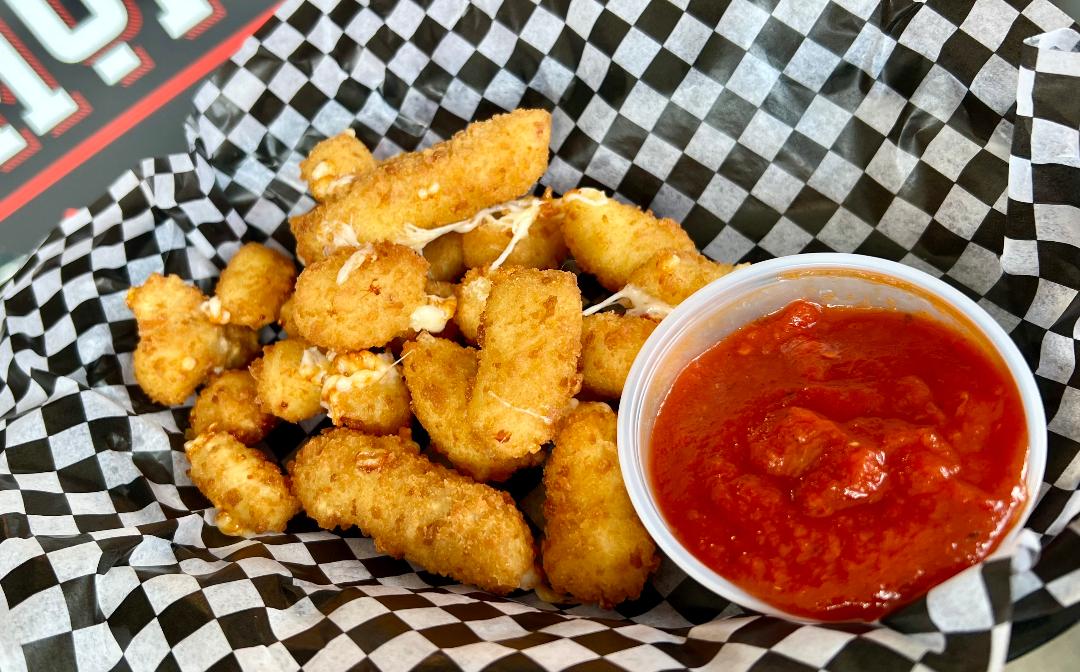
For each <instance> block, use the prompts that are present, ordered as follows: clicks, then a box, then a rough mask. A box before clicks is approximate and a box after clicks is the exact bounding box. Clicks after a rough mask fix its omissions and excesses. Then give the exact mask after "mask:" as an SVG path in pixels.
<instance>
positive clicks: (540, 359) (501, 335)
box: [468, 268, 582, 458]
mask: <svg viewBox="0 0 1080 672" xmlns="http://www.w3.org/2000/svg"><path fill="white" fill-rule="evenodd" d="M581 319H582V318H581V291H580V290H579V289H578V285H577V278H576V277H575V276H574V274H573V273H568V272H565V271H551V270H548V271H542V270H537V269H532V268H519V269H514V270H511V271H509V272H507V273H505V274H501V275H499V276H497V277H496V278H495V280H494V281H493V282H492V287H491V294H490V296H489V297H488V300H487V305H486V307H485V308H484V312H483V315H482V317H481V319H480V329H479V334H478V339H479V342H480V356H479V366H478V368H477V371H476V379H475V381H474V383H473V386H472V391H471V394H470V397H469V404H468V420H469V423H470V424H471V425H472V427H473V431H474V432H475V434H476V436H477V439H478V440H479V442H480V446H481V447H482V448H483V449H485V450H488V451H490V452H491V453H492V454H494V455H496V456H499V457H502V458H517V457H523V456H525V455H528V454H530V453H535V452H537V451H538V450H540V446H541V445H543V444H544V443H545V442H547V441H549V440H550V439H551V438H552V437H553V436H554V433H555V423H556V422H557V421H558V419H559V415H560V414H561V413H562V411H563V409H564V408H565V407H566V406H567V404H568V403H569V401H570V399H571V398H572V397H573V396H574V395H575V394H577V392H578V391H579V390H580V389H581V374H580V372H579V368H578V367H579V364H580V359H581Z"/></svg>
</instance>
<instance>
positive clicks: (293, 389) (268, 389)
mask: <svg viewBox="0 0 1080 672" xmlns="http://www.w3.org/2000/svg"><path fill="white" fill-rule="evenodd" d="M308 347H309V345H308V344H307V343H306V342H304V341H303V340H302V339H299V338H290V339H287V340H284V341H278V342H277V343H274V344H272V345H268V346H266V347H264V348H263V354H262V357H260V358H259V359H256V360H255V361H254V362H252V363H251V366H250V367H249V371H250V372H251V377H252V378H254V379H255V389H256V393H257V395H258V400H259V405H260V407H261V408H262V410H263V411H264V412H266V413H270V414H272V415H275V416H277V417H279V418H281V419H282V420H287V421H289V422H300V421H302V420H307V419H308V418H310V417H313V416H316V415H318V414H319V413H321V412H322V410H323V409H322V405H321V404H320V401H321V398H322V396H321V395H322V384H321V383H320V382H319V381H317V380H316V379H315V376H313V375H311V372H310V371H308V370H305V369H306V367H305V361H304V354H305V352H307V349H308Z"/></svg>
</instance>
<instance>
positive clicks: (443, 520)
mask: <svg viewBox="0 0 1080 672" xmlns="http://www.w3.org/2000/svg"><path fill="white" fill-rule="evenodd" d="M290 472H291V473H292V479H293V490H294V492H295V493H296V495H297V497H299V498H300V501H301V502H302V503H303V505H304V509H305V510H306V511H307V513H308V515H310V516H311V517H312V518H314V519H315V521H316V522H317V523H318V524H319V525H320V526H321V527H323V528H326V529H333V528H335V527H340V528H342V529H346V528H349V527H351V526H353V525H356V526H357V527H359V528H360V530H361V531H362V532H363V533H364V534H367V535H369V536H371V537H372V539H374V541H375V547H376V548H377V549H378V550H379V551H380V552H383V553H388V554H390V555H392V556H394V557H398V558H400V557H404V558H405V559H407V560H409V561H410V562H415V563H417V564H419V565H421V566H423V567H424V568H425V569H427V570H428V571H429V572H433V573H435V574H442V575H444V576H449V577H451V578H453V579H456V580H457V581H461V582H462V583H468V584H473V585H476V586H479V587H480V588H482V589H484V590H487V591H490V592H492V593H497V594H500V595H505V594H506V593H509V592H510V591H512V590H515V589H518V588H523V589H529V588H532V587H534V586H535V585H536V583H537V582H538V578H539V572H538V571H537V568H536V547H535V544H534V542H533V537H532V533H531V532H530V531H529V526H528V525H527V524H526V522H525V518H524V516H522V514H521V512H520V511H519V510H518V509H517V507H516V506H515V504H514V500H513V499H511V497H510V495H508V494H507V493H505V492H502V491H499V490H496V489H494V488H492V487H490V486H487V485H483V484H481V483H476V482H474V481H473V480H472V479H470V478H469V477H468V476H464V475H462V474H459V473H457V472H455V471H453V470H452V469H448V468H446V467H443V466H441V465H438V464H434V463H433V462H431V461H430V460H428V459H427V458H426V457H424V456H422V455H420V453H419V447H418V446H417V445H416V444H415V443H413V442H412V441H411V440H410V439H408V438H406V437H405V436H371V435H368V434H364V433H362V432H358V431H356V430H352V429H346V428H334V429H329V430H326V431H325V432H323V433H322V434H321V435H319V436H317V437H315V438H313V439H311V440H310V441H308V442H307V443H306V444H305V445H304V447H303V448H301V449H300V451H299V452H298V453H297V455H296V459H295V461H294V462H293V463H292V465H291V466H290Z"/></svg>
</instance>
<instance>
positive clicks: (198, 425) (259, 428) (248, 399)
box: [188, 369, 277, 445]
mask: <svg viewBox="0 0 1080 672" xmlns="http://www.w3.org/2000/svg"><path fill="white" fill-rule="evenodd" d="M188 420H189V423H190V425H191V435H193V436H197V435H199V434H206V433H208V432H212V431H213V432H228V433H229V434H232V435H233V436H234V437H235V438H236V440H237V441H239V442H240V443H244V444H247V445H251V444H253V443H258V442H259V441H262V440H263V437H265V436H266V434H267V433H268V432H269V431H270V430H271V429H273V428H274V425H275V424H277V418H275V417H274V416H273V415H271V414H269V413H266V412H265V411H263V409H262V407H261V406H260V405H259V399H258V391H257V387H256V385H255V379H254V378H253V377H252V376H251V374H250V373H249V372H248V371H247V370H246V369H234V370H232V371H222V372H221V373H219V374H216V375H213V376H211V377H210V382H208V383H207V384H206V387H204V388H203V389H202V391H200V392H199V396H198V397H197V398H196V399H195V406H194V407H193V408H192V409H191V415H190V417H189V418H188Z"/></svg>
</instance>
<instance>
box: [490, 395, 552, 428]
mask: <svg viewBox="0 0 1080 672" xmlns="http://www.w3.org/2000/svg"><path fill="white" fill-rule="evenodd" d="M488 395H489V396H490V397H492V398H493V399H495V401H497V402H499V403H500V404H502V405H503V406H505V407H507V408H509V409H510V410H512V411H517V412H518V413H524V414H525V415H531V416H532V417H534V418H536V419H537V420H539V421H540V422H543V423H544V424H545V425H550V424H551V423H552V422H554V421H553V420H552V419H551V418H549V417H547V416H546V415H540V414H539V413H537V412H536V411H530V410H529V409H527V408H522V407H520V406H515V405H513V404H511V403H510V402H509V401H507V400H506V399H503V398H502V397H500V396H499V395H497V394H495V393H494V392H492V391H491V390H488Z"/></svg>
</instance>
